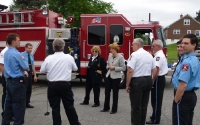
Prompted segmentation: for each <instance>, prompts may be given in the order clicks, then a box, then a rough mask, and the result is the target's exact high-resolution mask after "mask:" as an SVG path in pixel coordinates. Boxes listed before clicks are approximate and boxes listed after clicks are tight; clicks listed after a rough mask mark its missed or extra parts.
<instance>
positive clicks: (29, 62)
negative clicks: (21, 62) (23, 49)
mask: <svg viewBox="0 0 200 125" xmlns="http://www.w3.org/2000/svg"><path fill="white" fill-rule="evenodd" d="M28 65H29V69H30V70H29V71H30V72H32V70H33V68H32V64H31V58H30V54H29V53H28Z"/></svg>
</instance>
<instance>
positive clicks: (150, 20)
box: [149, 13, 151, 22]
mask: <svg viewBox="0 0 200 125" xmlns="http://www.w3.org/2000/svg"><path fill="white" fill-rule="evenodd" d="M149 22H151V13H149Z"/></svg>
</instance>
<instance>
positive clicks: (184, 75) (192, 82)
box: [172, 53, 200, 91]
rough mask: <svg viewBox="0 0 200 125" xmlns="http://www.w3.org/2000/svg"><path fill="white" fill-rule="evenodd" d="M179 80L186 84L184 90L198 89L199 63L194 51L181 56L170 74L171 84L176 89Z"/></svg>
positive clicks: (199, 80)
mask: <svg viewBox="0 0 200 125" xmlns="http://www.w3.org/2000/svg"><path fill="white" fill-rule="evenodd" d="M180 81H183V82H185V83H186V84H187V88H186V91H190V90H196V89H199V86H200V63H199V60H198V58H197V57H196V54H195V53H190V54H185V55H183V56H182V58H181V60H180V62H179V64H178V65H177V66H176V70H175V72H174V74H173V76H172V84H173V86H174V89H177V88H178V86H179V83H180Z"/></svg>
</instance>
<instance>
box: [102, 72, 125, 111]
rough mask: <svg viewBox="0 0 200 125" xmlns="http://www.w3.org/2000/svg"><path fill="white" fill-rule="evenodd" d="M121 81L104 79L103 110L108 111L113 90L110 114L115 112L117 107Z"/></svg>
mask: <svg viewBox="0 0 200 125" xmlns="http://www.w3.org/2000/svg"><path fill="white" fill-rule="evenodd" d="M120 81H121V79H120V78H119V79H112V78H110V76H109V77H108V78H106V85H105V102H104V108H103V110H105V111H106V110H109V109H110V92H111V89H112V90H113V104H112V112H117V107H118V94H119V84H120Z"/></svg>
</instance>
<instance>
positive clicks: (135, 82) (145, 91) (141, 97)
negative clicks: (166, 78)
mask: <svg viewBox="0 0 200 125" xmlns="http://www.w3.org/2000/svg"><path fill="white" fill-rule="evenodd" d="M143 45H144V41H143V40H142V39H141V38H136V39H134V41H133V43H132V48H133V51H134V52H133V53H132V54H131V56H130V57H129V60H128V64H127V67H128V70H127V78H126V91H127V92H128V93H129V96H130V101H131V125H144V124H145V121H146V114H147V106H148V102H149V93H150V91H151V87H152V74H154V72H155V67H156V66H155V61H154V59H153V57H152V55H151V54H150V53H149V52H147V51H146V50H144V49H143Z"/></svg>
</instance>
